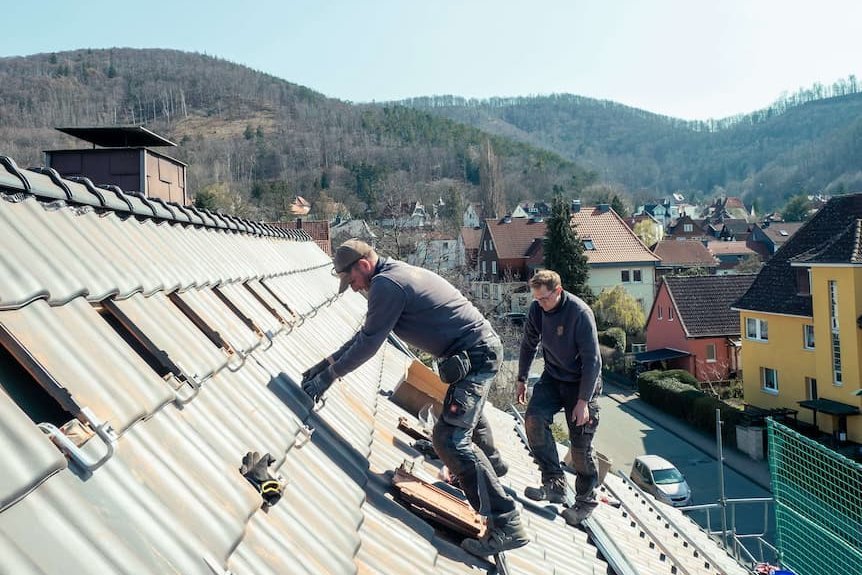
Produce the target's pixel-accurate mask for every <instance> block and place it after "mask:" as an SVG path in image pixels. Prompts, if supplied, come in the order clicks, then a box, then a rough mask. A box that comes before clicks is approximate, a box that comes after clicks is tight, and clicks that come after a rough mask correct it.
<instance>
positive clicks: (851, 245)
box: [735, 194, 862, 443]
mask: <svg viewBox="0 0 862 575" xmlns="http://www.w3.org/2000/svg"><path fill="white" fill-rule="evenodd" d="M735 309H737V310H738V311H739V312H740V321H741V328H742V347H743V353H742V368H743V385H744V394H745V401H746V403H748V404H751V405H754V406H756V407H760V408H764V409H775V408H788V409H794V410H798V411H799V414H798V418H799V420H801V421H805V422H808V423H811V424H814V425H816V426H817V427H818V428H819V429H820V430H821V431H823V432H825V433H829V434H832V435H833V437H834V438H835V439H836V440H839V441H847V440H849V441H854V442H856V443H862V417H860V405H862V396H860V395H859V393H860V391H859V390H860V382H862V365H860V355H862V194H854V195H848V196H841V197H837V198H833V199H832V200H830V201H829V203H827V204H826V206H824V207H823V208H822V209H821V210H820V211H819V212H817V214H816V215H815V216H814V217H813V218H812V219H811V220H810V221H809V222H808V223H806V224H805V225H804V226H803V227H802V228H801V229H800V230H799V231H798V232H797V233H796V234H795V235H794V236H793V237H792V238H791V239H790V240H788V241H787V242H786V243H785V244H784V246H782V248H781V249H780V250H779V251H778V252H777V253H776V254H775V255H774V256H773V258H772V259H771V260H769V262H768V263H767V264H766V265H765V266H764V267H763V269H762V270H761V272H760V274H759V275H758V276H757V279H756V280H755V281H754V283H753V284H752V286H751V288H750V289H749V290H748V292H746V294H745V295H744V296H743V297H742V298H740V300H739V301H738V302H737V303H736V306H735Z"/></svg>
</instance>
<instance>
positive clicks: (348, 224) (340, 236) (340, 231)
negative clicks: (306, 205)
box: [329, 220, 377, 246]
mask: <svg viewBox="0 0 862 575" xmlns="http://www.w3.org/2000/svg"><path fill="white" fill-rule="evenodd" d="M329 235H330V237H331V238H332V245H333V246H339V245H341V244H342V243H343V242H345V241H347V240H349V239H351V238H359V239H360V240H362V241H364V242H366V243H367V244H369V245H372V246H374V245H376V244H377V235H376V234H375V233H374V232H373V231H371V228H370V227H369V226H368V223H366V221H365V220H341V221H338V220H337V221H336V223H334V224H332V225H331V226H330V228H329Z"/></svg>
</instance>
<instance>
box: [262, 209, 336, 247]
mask: <svg viewBox="0 0 862 575" xmlns="http://www.w3.org/2000/svg"><path fill="white" fill-rule="evenodd" d="M297 197H299V196H297ZM269 225H271V226H275V227H277V228H281V229H285V230H303V231H305V232H306V233H308V235H310V236H311V237H312V239H314V243H316V244H317V245H318V246H320V249H322V250H323V251H324V252H326V254H327V255H329V256H332V238H331V237H330V233H329V221H328V220H303V219H302V218H296V220H294V221H292V222H270V224H269Z"/></svg>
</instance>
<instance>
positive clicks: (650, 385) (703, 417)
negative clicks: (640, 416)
mask: <svg viewBox="0 0 862 575" xmlns="http://www.w3.org/2000/svg"><path fill="white" fill-rule="evenodd" d="M677 371H681V370H673V371H665V372H662V371H647V372H644V373H642V374H641V375H640V377H638V391H639V392H640V397H641V399H643V400H644V401H646V402H647V403H649V404H651V405H654V406H656V407H658V408H659V409H661V410H662V411H664V412H665V413H669V414H670V415H673V416H675V417H678V418H680V419H682V420H684V421H686V422H688V423H690V424H691V425H693V426H694V427H697V428H698V429H702V430H703V431H705V432H707V433H710V434H714V433H715V410H716V409H720V410H721V420H722V421H723V422H724V425H723V426H722V434H721V435H722V437H723V438H724V440H725V441H728V442H733V443H732V445H736V443H735V441H736V426H737V425H739V424H741V423H742V422H743V415H742V412H741V411H740V410H738V409H736V408H734V407H732V406H730V405H727V404H726V403H724V402H723V401H721V400H720V399H716V398H714V397H712V396H710V395H707V394H705V393H703V392H702V391H700V390H698V389H696V388H694V387H692V386H691V385H687V384H685V383H682V382H680V381H679V380H678V379H676V377H670V376H668V374H671V373H673V374H674V375H676V373H675V372H677ZM685 373H687V372H685ZM645 376H646V377H645ZM689 376H690V374H689Z"/></svg>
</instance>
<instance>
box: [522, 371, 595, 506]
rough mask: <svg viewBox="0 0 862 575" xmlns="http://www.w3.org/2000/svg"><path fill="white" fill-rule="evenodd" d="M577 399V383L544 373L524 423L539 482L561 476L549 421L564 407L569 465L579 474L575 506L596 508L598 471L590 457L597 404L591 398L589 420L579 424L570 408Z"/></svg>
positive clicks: (572, 408) (535, 390)
mask: <svg viewBox="0 0 862 575" xmlns="http://www.w3.org/2000/svg"><path fill="white" fill-rule="evenodd" d="M577 402H578V384H577V383H567V382H564V381H558V380H556V379H553V378H552V377H550V376H549V375H548V374H547V373H543V374H542V377H541V378H539V381H537V382H536V385H535V386H534V387H533V395H532V396H531V397H530V403H529V405H527V412H526V414H525V415H524V424H525V427H526V431H527V441H529V442H530V450H531V451H532V452H533V458H534V459H535V460H536V463H538V464H539V470H540V471H541V472H542V483H546V482H547V481H549V480H550V479H552V478H555V477H560V478H562V477H564V476H565V475H564V473H563V468H562V466H561V465H560V456H559V453H558V452H557V444H556V443H555V442H554V436H553V435H551V423H552V422H553V420H554V415H555V414H556V413H557V412H558V411H560V408H563V409H564V412H565V414H566V422H567V423H568V426H569V439H570V440H571V442H572V448H571V453H572V465H573V467H574V468H575V471H576V472H577V475H578V476H577V479H576V480H575V494H576V497H575V501H576V503H577V504H578V505H585V506H588V507H595V505H596V484H597V483H598V478H599V474H598V471H597V470H596V462H595V460H594V459H593V436H594V435H595V433H596V428H597V427H598V425H599V405H598V403H597V402H596V400H595V398H593V400H592V401H590V403H589V404H588V405H589V412H590V419H589V421H588V422H587V423H586V424H584V425H582V426H580V427H578V426H577V425H575V422H574V421H572V411H574V409H575V404H576V403H577Z"/></svg>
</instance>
